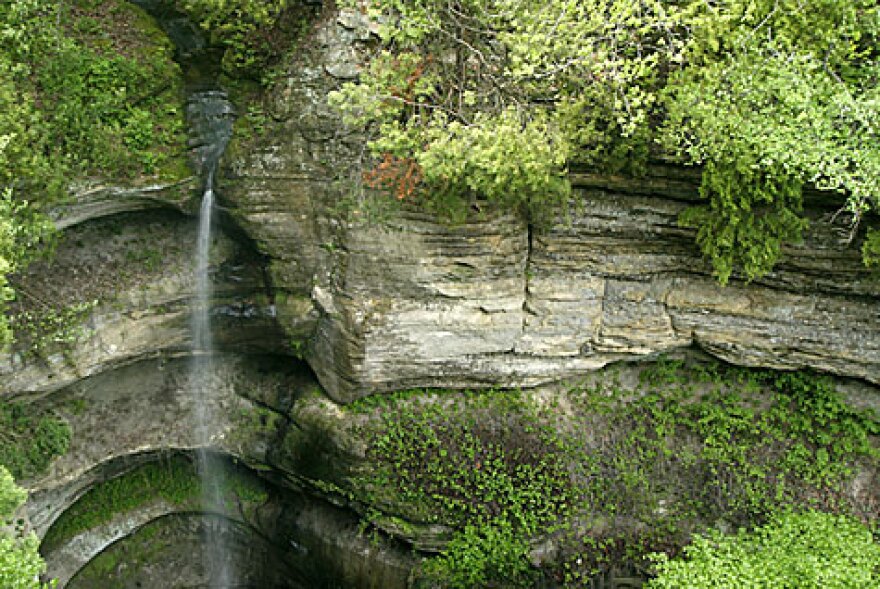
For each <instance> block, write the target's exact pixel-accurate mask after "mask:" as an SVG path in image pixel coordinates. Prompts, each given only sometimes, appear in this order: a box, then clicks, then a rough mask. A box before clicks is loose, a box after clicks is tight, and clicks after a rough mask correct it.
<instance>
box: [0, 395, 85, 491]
mask: <svg viewBox="0 0 880 589" xmlns="http://www.w3.org/2000/svg"><path fill="white" fill-rule="evenodd" d="M69 445H70V425H68V423H67V422H66V421H64V420H63V419H61V418H59V417H57V416H55V415H54V414H53V413H51V412H49V411H44V410H41V409H35V408H34V407H33V406H31V405H27V404H24V403H4V404H0V464H2V465H3V466H5V467H6V468H7V469H9V472H10V473H12V476H13V477H15V479H16V480H21V479H26V478H30V477H33V476H37V475H39V474H41V473H43V472H45V470H46V469H47V468H48V467H49V463H50V462H51V461H52V459H53V458H55V457H56V456H62V455H63V454H65V453H66V452H67V448H68V447H69Z"/></svg>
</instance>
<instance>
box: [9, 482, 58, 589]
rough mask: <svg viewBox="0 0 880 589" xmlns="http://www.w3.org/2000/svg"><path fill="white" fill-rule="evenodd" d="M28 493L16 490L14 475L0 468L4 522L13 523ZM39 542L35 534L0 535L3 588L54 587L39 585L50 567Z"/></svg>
mask: <svg viewBox="0 0 880 589" xmlns="http://www.w3.org/2000/svg"><path fill="white" fill-rule="evenodd" d="M26 497H27V493H26V492H25V491H24V489H21V488H19V487H17V486H15V482H14V481H13V479H12V475H11V474H10V473H9V471H8V470H6V468H5V467H4V466H2V465H0V520H2V524H4V525H6V524H8V523H9V521H8V520H9V518H10V517H11V516H12V515H13V513H14V512H15V510H16V509H18V508H19V507H20V506H21V504H22V503H24V501H25V499H26ZM38 547H39V541H38V540H37V537H36V536H35V535H33V534H27V535H21V534H18V533H10V532H0V586H2V587H4V588H8V589H48V588H49V587H54V583H50V584H45V583H41V582H40V581H39V578H40V575H41V574H42V573H43V572H45V570H46V564H45V563H44V562H43V559H42V558H40V554H39V552H38V551H37V549H38Z"/></svg>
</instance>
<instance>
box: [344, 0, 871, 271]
mask: <svg viewBox="0 0 880 589" xmlns="http://www.w3.org/2000/svg"><path fill="white" fill-rule="evenodd" d="M343 5H345V6H349V7H353V8H357V7H360V6H363V5H366V6H367V7H368V10H369V11H370V12H371V14H372V15H373V16H374V17H375V18H377V19H378V20H379V22H381V23H382V26H381V30H380V36H381V38H382V41H383V46H384V51H383V52H381V53H379V54H378V56H377V57H376V58H374V59H373V61H372V62H371V64H370V66H369V68H367V69H366V70H365V71H364V72H363V73H362V75H361V79H360V80H359V81H358V82H357V83H350V84H347V85H346V86H345V87H343V88H342V90H341V91H339V92H337V93H335V94H333V95H332V96H331V101H332V102H333V103H334V104H335V105H337V106H338V107H339V108H340V109H341V110H342V112H343V113H344V114H345V115H346V117H347V120H348V122H349V123H350V124H351V125H353V126H355V127H357V128H364V127H366V128H367V129H368V132H369V136H370V138H371V142H370V147H371V149H372V152H373V155H374V156H375V157H376V158H378V160H380V161H381V163H380V164H379V165H378V167H377V168H376V170H375V171H374V172H373V173H370V174H367V176H366V180H367V184H368V185H369V186H372V187H374V188H380V189H384V190H386V191H390V192H392V193H393V194H394V195H395V196H397V198H400V199H403V198H406V199H414V200H417V201H419V202H422V203H425V204H428V205H429V206H430V208H433V209H435V210H438V211H440V212H444V213H447V214H448V213H449V212H450V211H451V212H452V213H453V214H452V215H451V216H452V217H453V218H459V217H460V216H461V214H460V213H461V211H463V210H466V208H467V205H468V204H469V203H470V201H472V200H473V199H474V198H487V199H489V200H490V201H493V202H497V203H499V204H501V205H502V206H505V207H508V208H514V209H519V210H521V211H524V212H526V213H528V214H530V215H532V216H534V215H535V214H536V212H541V214H542V216H545V217H546V216H548V215H550V214H553V213H556V212H558V210H559V207H558V205H559V204H560V203H561V202H564V201H565V200H566V197H567V196H568V187H567V185H566V183H565V176H566V170H567V164H568V162H569V161H575V162H579V163H586V164H588V165H591V166H593V167H598V168H601V169H603V170H605V171H606V172H614V171H617V170H620V169H627V170H628V171H630V172H638V170H639V169H640V168H642V165H643V163H644V161H645V160H646V158H647V157H648V155H649V153H650V146H651V145H653V146H654V147H655V148H659V149H660V153H659V154H657V155H660V156H661V157H664V158H673V159H676V160H678V161H679V162H681V163H684V164H690V165H703V166H704V170H705V172H704V179H703V183H702V190H701V193H702V195H703V197H704V198H705V199H707V201H708V205H706V206H702V207H699V208H696V209H693V210H691V211H689V212H688V213H686V214H685V216H684V217H683V218H682V222H683V223H684V224H685V225H688V226H692V227H695V228H696V229H697V240H698V243H699V245H700V247H701V248H702V250H703V252H704V253H705V254H706V255H707V257H708V258H709V259H710V260H711V261H712V263H713V264H714V266H715V270H716V274H717V275H718V277H719V279H720V280H721V281H722V282H726V281H727V280H728V279H729V277H730V276H731V275H732V274H733V273H734V272H736V273H740V274H742V275H743V276H744V277H745V278H746V279H747V280H751V279H754V278H756V277H759V276H761V275H763V274H766V273H767V272H768V271H769V270H770V269H771V268H772V267H773V265H774V264H775V263H776V261H777V260H778V259H779V256H780V252H781V248H782V245H783V244H785V243H791V242H795V241H797V240H799V239H800V237H801V233H802V231H803V229H804V227H805V226H806V222H805V221H804V219H803V218H802V214H801V188H802V186H804V185H808V184H809V185H813V186H816V187H818V188H820V189H822V190H825V191H827V192H828V194H829V200H832V201H836V202H838V203H840V205H841V209H842V210H843V211H845V212H847V213H848V215H844V217H839V218H847V219H848V220H849V222H850V223H851V228H852V229H853V232H852V233H853V234H855V231H854V229H855V228H856V227H857V226H858V224H859V222H860V221H861V220H862V218H863V217H864V214H865V212H867V211H868V210H872V209H875V210H876V209H877V208H878V206H880V200H878V196H877V195H878V194H880V147H878V146H880V141H878V139H880V108H878V100H880V93H878V92H880V90H878V88H880V86H878V83H877V82H878V77H880V68H878V63H880V62H878V53H877V47H878V46H880V44H878V40H880V8H878V7H877V4H876V2H872V1H871V0H856V1H850V0H810V1H809V2H807V3H806V4H805V3H804V2H801V1H799V0H779V1H777V0H725V1H723V2H718V3H706V2H703V1H702V0H685V1H683V2H669V1H660V0H654V1H649V2H624V1H616V0H612V1H602V2H599V1H596V0H587V1H581V2H570V1H567V0H551V1H546V0H541V1H537V0H535V1H532V0H527V1H522V0H468V1H466V2H456V3H448V2H444V1H441V0H425V1H421V2H406V1H402V0H370V1H368V2H366V3H364V2H356V1H355V0H350V1H349V2H345V3H343ZM447 128H448V129H449V131H448V132H446V129H447ZM512 193H516V194H512ZM462 201H463V202H462ZM868 253H869V254H870V251H869V252H868ZM865 259H866V261H868V260H869V258H868V257H866V258H865Z"/></svg>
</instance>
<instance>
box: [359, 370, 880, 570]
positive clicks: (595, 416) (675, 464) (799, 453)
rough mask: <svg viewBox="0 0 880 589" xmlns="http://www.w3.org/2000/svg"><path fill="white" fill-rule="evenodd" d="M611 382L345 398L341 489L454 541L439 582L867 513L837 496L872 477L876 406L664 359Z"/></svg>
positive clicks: (618, 558)
mask: <svg viewBox="0 0 880 589" xmlns="http://www.w3.org/2000/svg"><path fill="white" fill-rule="evenodd" d="M629 380H630V382H629V383H628V384H624V383H622V382H621V381H620V380H619V379H618V378H617V377H616V376H615V372H614V370H606V371H604V372H603V373H601V375H600V376H599V377H597V378H595V379H593V380H592V381H591V382H589V383H586V384H582V385H578V386H574V387H572V388H570V389H569V390H566V391H562V392H558V393H547V394H542V395H537V394H530V393H522V392H512V391H482V392H465V393H461V392H446V393H440V392H436V391H433V392H432V391H412V392H407V393H404V394H399V395H397V396H393V397H391V398H384V399H383V398H376V399H371V400H365V401H362V402H359V403H356V404H354V405H353V406H352V407H351V408H350V409H349V410H350V411H353V412H358V413H362V414H366V415H367V416H369V422H370V425H368V426H366V427H365V429H364V435H365V436H366V437H367V441H368V451H367V458H368V461H369V467H368V468H365V469H364V470H363V474H361V475H360V476H359V477H356V478H355V481H354V485H355V487H356V488H357V490H356V491H354V495H355V496H358V497H364V498H365V499H366V502H367V503H368V504H370V505H372V506H373V507H374V508H375V509H377V510H379V511H381V512H386V513H392V514H399V515H401V516H403V517H405V518H407V519H409V520H410V521H414V522H437V523H443V524H447V525H452V526H454V527H455V528H456V529H457V530H458V532H457V536H456V537H455V538H454V539H453V540H452V542H451V543H450V544H449V545H448V546H447V548H446V550H445V551H444V552H443V554H442V555H441V556H440V557H439V558H437V559H434V560H433V561H431V562H430V564H429V565H428V566H427V567H426V573H427V574H428V575H429V576H432V577H434V578H442V579H444V580H445V581H444V582H445V583H447V584H448V585H449V586H453V587H468V586H475V585H484V584H490V585H491V584H492V583H497V582H501V581H504V582H506V583H508V585H510V584H512V585H513V586H516V585H523V586H527V585H529V584H530V583H531V582H533V580H534V579H533V577H534V575H535V574H536V571H534V570H533V569H532V567H531V566H530V563H529V560H530V559H529V555H530V553H531V551H532V549H533V548H535V547H536V546H537V544H534V543H533V542H544V543H547V542H549V544H547V545H549V546H551V547H552V550H551V551H550V552H549V553H548V555H549V556H547V557H545V560H546V563H545V566H544V571H543V573H544V574H546V575H548V576H551V577H553V578H555V579H556V580H557V581H563V582H567V583H574V584H577V583H583V582H586V581H587V580H588V579H589V578H590V577H592V576H593V575H594V574H595V573H596V572H597V571H599V570H602V569H604V568H606V567H608V566H610V565H611V564H613V563H619V562H644V558H645V556H646V555H647V554H648V553H649V552H651V551H662V552H666V553H668V554H677V553H678V551H679V550H680V549H681V547H682V546H684V545H685V544H686V543H687V542H688V539H689V537H690V535H691V534H692V533H693V532H696V531H702V530H704V529H705V528H706V527H707V525H710V524H716V523H722V524H724V525H727V526H731V527H740V526H744V527H749V526H752V525H755V524H759V523H761V522H764V521H766V520H767V519H768V518H769V517H772V516H773V515H774V514H777V513H779V512H780V511H781V510H791V509H795V510H799V509H807V508H812V509H818V510H821V511H826V512H832V513H849V514H852V515H854V516H856V517H858V518H861V519H863V520H870V519H871V518H874V517H876V514H875V513H873V512H872V511H871V505H876V501H877V500H878V499H880V497H878V496H877V495H878V491H877V489H874V490H873V491H869V495H871V496H870V497H855V496H853V495H851V494H850V493H848V491H847V489H848V483H849V482H851V481H852V479H853V478H854V476H855V475H856V474H857V473H858V472H859V471H860V469H867V471H868V472H874V473H876V472H878V470H880V451H878V438H877V436H878V434H880V421H878V417H877V415H876V414H874V413H871V412H868V411H862V410H858V409H854V408H852V407H850V406H849V405H847V403H846V402H845V401H844V399H843V397H842V396H841V394H840V393H838V392H837V390H836V389H835V386H834V383H833V382H832V381H831V380H830V379H829V378H826V377H823V376H820V375H817V374H812V373H806V372H799V373H775V372H770V371H754V370H744V369H738V368H732V367H729V366H723V365H720V364H716V363H695V364H692V365H685V364H684V363H683V362H679V361H671V360H664V361H660V362H657V363H656V364H654V365H652V366H650V367H648V368H646V369H644V370H642V371H641V372H640V374H639V378H638V379H637V380H636V379H634V378H630V379H629Z"/></svg>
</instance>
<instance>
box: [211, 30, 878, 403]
mask: <svg viewBox="0 0 880 589" xmlns="http://www.w3.org/2000/svg"><path fill="white" fill-rule="evenodd" d="M369 37H370V35H369V28H368V25H367V24H366V23H363V22H361V21H360V20H358V19H357V18H355V17H352V16H351V15H345V14H344V15H342V16H338V17H337V16H334V15H331V16H330V17H328V18H325V19H324V20H323V21H322V23H320V25H319V26H318V28H317V30H316V31H315V32H314V33H313V36H312V38H310V39H309V40H308V41H307V42H306V45H307V47H308V48H307V49H306V50H305V51H304V52H303V53H302V54H301V55H300V61H297V62H296V63H294V64H292V65H291V68H290V71H289V75H288V77H287V78H286V79H285V80H283V81H282V82H281V83H280V84H279V85H278V88H277V89H276V91H275V92H274V94H273V95H272V97H271V101H270V111H271V112H272V114H273V117H275V118H276V124H275V125H273V127H272V128H271V129H270V130H269V131H268V133H267V134H266V135H265V136H264V137H261V138H258V139H256V140H255V141H254V142H253V143H251V144H248V148H247V149H243V148H241V147H239V148H238V149H237V150H234V151H233V152H232V153H231V154H229V157H228V158H227V166H226V168H225V173H226V176H225V179H224V181H223V189H222V190H221V193H222V194H223V196H224V197H225V199H226V202H227V204H228V205H229V206H230V208H231V209H232V211H233V215H234V217H235V218H236V219H237V220H238V221H239V223H240V224H241V226H242V227H243V228H244V229H245V231H247V233H248V234H249V235H250V236H251V237H252V238H253V239H254V240H255V241H256V243H257V244H258V247H259V248H260V250H261V251H262V252H263V253H265V254H266V255H267V256H268V257H269V258H270V259H271V262H270V274H271V277H272V281H273V286H274V287H275V288H276V289H278V290H279V291H281V292H287V293H293V294H296V295H297V297H298V298H297V300H298V301H299V302H300V304H299V305H298V306H297V308H296V309H294V310H293V311H294V312H293V313H291V312H290V311H291V309H285V308H279V320H280V323H281V325H282V326H286V325H297V326H300V325H301V324H302V321H301V316H302V313H303V312H304V311H305V310H306V309H308V307H307V306H306V305H305V304H304V303H305V301H304V298H305V297H306V296H309V297H310V298H311V302H312V303H313V305H314V310H313V312H317V313H320V321H319V322H318V325H317V329H316V331H315V332H314V333H313V334H311V336H310V337H309V341H308V346H307V358H308V360H309V362H310V364H311V365H312V367H313V368H314V369H315V371H316V372H317V374H318V376H319V378H320V381H321V383H322V385H323V386H324V387H325V389H326V390H327V391H328V392H329V394H330V395H332V396H333V397H334V398H335V399H337V400H341V401H348V400H352V399H355V398H358V397H362V396H365V395H369V394H372V393H376V392H381V391H388V390H396V389H402V388H407V387H414V386H451V387H469V386H480V385H486V384H492V385H505V386H534V385H537V384H541V383H546V382H551V381H555V380H560V379H565V378H570V377H573V376H577V375H579V374H584V373H585V372H587V371H590V370H593V369H595V368H597V367H600V366H603V365H605V364H607V363H609V362H612V361H616V360H623V359H636V358H640V357H644V356H647V355H650V354H655V353H658V352H664V351H668V350H672V349H676V348H682V347H688V346H692V345H695V346H698V347H700V348H702V349H703V350H706V351H708V352H710V353H712V354H714V355H716V356H718V357H720V358H723V359H725V360H727V361H730V362H733V363H737V364H744V365H750V366H768V367H773V368H781V369H794V368H801V367H812V368H815V369H818V370H823V371H829V372H833V373H835V374H840V375H847V376H855V377H859V378H864V379H867V380H869V381H872V382H880V316H878V314H877V311H876V309H877V302H878V297H880V283H878V280H877V278H876V276H872V275H871V274H870V273H869V272H868V271H867V270H865V269H864V268H863V267H862V266H861V263H860V261H859V252H858V245H859V244H858V240H856V242H854V243H850V244H842V243H840V241H839V240H838V239H837V238H836V236H835V234H834V227H833V225H831V224H830V222H829V221H828V218H829V217H830V213H831V212H833V211H827V210H823V209H822V208H821V204H818V205H816V206H814V207H813V209H812V212H811V214H812V215H813V216H814V217H815V219H814V223H813V228H812V229H811V230H810V232H809V234H808V236H807V238H806V240H805V242H804V244H803V245H800V246H797V247H789V248H787V249H786V252H785V258H784V260H783V262H782V263H781V264H780V265H779V266H778V268H777V269H776V270H775V271H774V272H773V273H772V274H770V275H769V276H767V277H765V278H763V279H761V280H759V281H756V282H754V283H752V284H746V283H744V282H742V281H740V280H736V279H734V280H732V281H731V284H730V285H729V286H728V287H726V288H723V287H721V286H719V285H718V284H717V283H716V281H715V280H714V279H713V277H712V276H711V269H710V268H709V267H708V266H707V264H706V263H705V261H704V260H703V259H702V257H701V255H700V253H699V250H698V249H697V246H696V245H695V243H694V235H693V233H692V232H691V231H688V230H685V229H682V228H681V227H680V226H679V225H678V223H677V217H678V214H679V213H680V212H681V211H682V210H683V209H684V208H685V207H686V206H688V205H689V204H693V203H694V202H695V201H696V200H697V185H698V178H697V177H695V175H694V173H693V171H690V170H679V169H675V168H672V167H668V166H667V167H664V166H656V167H654V168H652V169H651V171H650V173H649V174H648V176H647V177H645V178H640V179H625V178H600V177H594V176H590V175H588V174H577V175H575V176H574V177H573V182H574V184H575V187H576V188H575V193H574V197H573V203H572V210H571V212H570V214H569V215H567V216H566V219H564V220H563V221H561V222H559V223H557V224H555V225H553V226H552V227H549V228H534V227H529V226H527V225H526V223H525V222H524V221H523V220H522V219H519V218H517V217H513V216H509V215H503V214H500V213H498V212H494V211H490V210H484V211H482V212H475V213H474V214H473V215H472V216H471V218H470V219H469V220H468V221H467V222H466V223H464V224H463V225H461V226H453V227H451V226H449V225H447V224H444V223H442V222H440V221H438V220H436V219H433V218H430V217H428V216H426V215H424V214H421V213H419V212H417V211H414V210H408V209H404V210H403V211H402V212H400V213H397V214H395V215H393V216H392V218H391V219H389V220H386V221H385V223H384V224H370V223H365V222H363V221H362V219H361V217H360V216H359V215H361V213H362V212H361V211H359V210H357V208H356V207H355V208H354V209H349V210H348V212H347V213H346V214H341V213H340V210H345V207H344V206H343V204H344V201H345V200H346V199H351V198H353V197H352V190H353V189H352V184H351V183H350V181H353V180H354V181H356V180H357V176H358V174H359V173H360V172H361V171H362V169H363V166H364V163H363V158H362V157H361V153H362V138H361V137H360V136H359V134H358V133H357V131H356V130H351V129H346V128H345V127H344V125H343V124H342V122H341V121H340V120H339V116H338V115H337V114H335V113H334V112H333V111H332V110H331V109H330V108H329V107H328V105H327V103H326V96H327V93H328V92H329V91H331V90H332V89H334V88H336V87H338V86H339V85H340V84H341V83H343V82H344V81H346V80H348V79H349V78H351V77H352V76H354V75H355V73H356V71H357V66H358V63H359V61H358V60H360V59H362V57H361V52H362V51H363V50H365V48H366V47H368V45H369ZM347 181H348V182H347ZM818 202H819V203H821V200H819V201H818ZM304 333H305V332H304V331H303V330H302V329H297V330H296V336H297V337H302V336H303V334H304Z"/></svg>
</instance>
